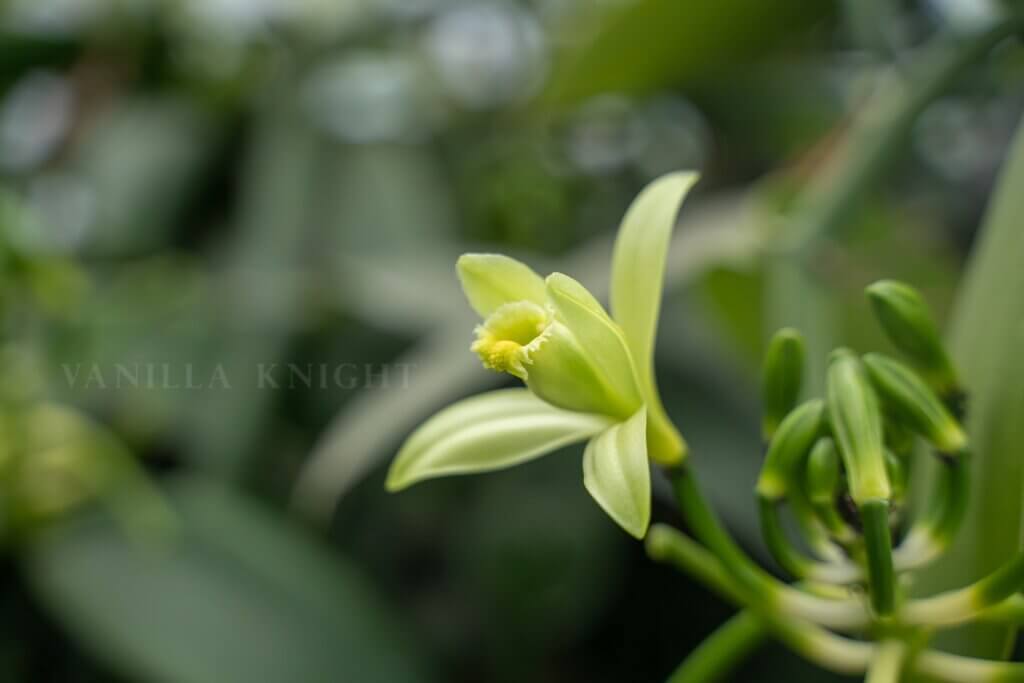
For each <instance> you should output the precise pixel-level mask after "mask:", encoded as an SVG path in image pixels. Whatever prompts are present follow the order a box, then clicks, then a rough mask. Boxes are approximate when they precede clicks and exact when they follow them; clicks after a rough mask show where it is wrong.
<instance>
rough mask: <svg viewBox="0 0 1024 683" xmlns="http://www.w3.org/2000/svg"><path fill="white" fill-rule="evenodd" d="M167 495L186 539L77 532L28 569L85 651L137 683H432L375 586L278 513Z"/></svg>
mask: <svg viewBox="0 0 1024 683" xmlns="http://www.w3.org/2000/svg"><path fill="white" fill-rule="evenodd" d="M170 495H171V498H172V500H173V502H174V504H175V507H176V508H177V510H178V512H179V513H180V515H181V518H182V522H183V530H182V532H181V535H180V536H176V537H174V538H170V539H166V540H167V544H166V545H164V544H161V543H156V542H155V541H156V539H154V543H152V544H146V545H134V544H131V543H129V542H128V541H127V540H126V539H125V538H124V537H123V536H122V535H121V534H120V533H118V531H117V529H116V528H115V527H114V526H113V525H111V524H110V522H109V521H108V520H105V519H102V518H92V519H86V520H81V521H78V522H75V523H71V524H69V525H67V526H65V527H63V528H60V529H58V530H55V531H54V532H52V533H51V534H49V535H47V536H45V537H43V538H42V539H41V540H40V541H39V542H38V543H37V544H35V545H34V546H33V547H31V548H30V549H29V551H28V552H27V553H26V555H25V558H24V570H25V574H26V576H27V577H28V579H29V581H30V582H31V584H32V585H33V587H34V588H35V590H36V591H37V592H38V594H39V596H40V598H41V599H42V600H43V601H44V602H45V604H46V605H47V606H48V608H49V609H50V610H51V611H52V612H53V614H54V615H55V616H56V617H57V618H58V620H59V621H60V622H61V623H62V624H63V625H64V627H65V628H66V629H68V630H69V631H70V632H71V633H72V634H73V635H74V636H75V637H76V638H77V639H79V641H80V642H81V643H83V644H84V645H85V646H86V647H87V648H88V649H89V650H91V651H92V652H93V653H95V654H96V655H97V656H99V657H101V658H103V659H104V660H106V661H107V662H108V663H109V664H110V665H111V666H112V667H114V668H115V669H117V670H118V671H120V672H122V673H124V674H125V675H127V676H130V677H131V679H132V680H145V681H166V682H167V683H210V682H211V681H217V682H218V683H233V682H237V683H249V682H250V681H261V682H262V683H275V682H280V683H293V682H294V681H359V682H360V683H363V682H365V683H372V682H375V681H379V682H381V683H385V682H386V683H405V682H410V683H411V682H419V681H424V680H427V679H426V678H425V677H424V675H423V674H422V672H421V670H420V668H419V665H418V663H417V662H416V660H415V658H414V656H413V655H412V654H411V653H410V650H409V649H408V647H407V643H406V642H405V640H404V639H403V636H402V634H401V632H400V629H398V628H397V627H396V624H395V623H394V622H393V621H392V619H391V618H390V617H389V616H388V615H387V614H386V612H385V608H384V606H383V604H382V603H381V602H380V600H379V599H378V598H377V597H376V596H375V595H374V593H373V590H372V587H371V586H370V585H369V584H368V583H367V582H366V581H365V580H364V578H363V577H362V576H360V575H359V573H358V572H356V571H355V570H354V569H353V568H352V567H351V566H349V565H348V564H346V563H345V562H344V561H343V560H342V558H340V557H334V556H332V555H331V554H330V553H328V552H327V551H326V550H325V549H324V548H321V547H319V546H318V545H317V543H316V542H314V541H313V540H312V539H310V538H307V537H305V536H303V534H302V532H300V531H297V530H296V529H295V528H293V527H292V526H291V525H290V524H289V523H287V522H284V521H282V520H280V518H279V517H277V516H276V515H275V514H274V513H273V512H272V511H270V510H268V509H265V508H263V507H261V506H260V505H258V504H256V503H254V502H252V501H250V500H247V499H246V498H245V497H243V496H242V495H240V494H238V493H233V492H231V491H230V490H228V489H226V488H224V487H222V486H220V485H216V484H213V483H209V482H206V481H203V480H199V479H186V480H181V481H177V482H175V483H174V485H173V486H171V487H170Z"/></svg>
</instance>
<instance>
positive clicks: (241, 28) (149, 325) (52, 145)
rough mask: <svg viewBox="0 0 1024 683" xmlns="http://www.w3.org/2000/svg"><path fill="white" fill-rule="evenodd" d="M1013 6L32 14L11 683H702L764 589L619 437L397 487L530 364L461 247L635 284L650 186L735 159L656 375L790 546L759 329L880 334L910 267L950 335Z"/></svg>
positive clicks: (719, 187)
mask: <svg viewBox="0 0 1024 683" xmlns="http://www.w3.org/2000/svg"><path fill="white" fill-rule="evenodd" d="M1007 11H1008V10H1007V9H1006V8H1005V7H1004V6H1002V5H1000V4H999V3H998V2H996V1H995V0H992V1H989V2H987V1H986V0H870V1H860V0H848V1H847V2H840V1H835V2H803V1H801V0H779V1H777V2H772V3H768V2H764V1H763V0H719V1H717V2H713V3H712V2H697V1H696V0H687V1H683V0H599V1H597V0H519V1H515V0H482V1H475V0H177V1H173V0H6V2H3V3H0V279H2V283H0V284H2V287H0V325H2V330H3V333H2V336H0V436H2V440H0V541H2V542H3V550H4V553H3V558H2V560H0V633H2V637H0V680H3V681H12V682H21V681H32V682H35V681H60V682H100V681H103V682H106V681H118V682H122V681H123V682H128V681H140V682H149V681H157V682H168V683H214V682H216V683H221V682H229V683H230V682H235V681H238V682H242V681H261V682H263V681H266V682H278V681H281V682H292V681H324V682H327V681H331V682H335V681H350V682H353V683H375V682H377V681H381V682H383V681H387V682H388V683H404V682H407V681H408V682H420V681H423V682H428V681H439V682H452V683H477V682H494V683H503V682H506V681H508V682H512V681H524V680H527V681H534V682H537V683H544V682H547V681H551V682H554V681H559V682H560V683H604V682H608V683H611V682H616V683H618V682H629V683H647V682H656V681H662V680H664V679H665V677H666V676H667V675H668V674H669V673H670V672H671V671H672V669H673V668H674V667H675V666H676V665H677V664H678V663H679V662H680V661H681V660H682V659H683V657H684V656H685V654H686V653H687V652H689V651H690V650H691V649H692V648H693V647H694V646H695V645H696V644H697V643H698V642H699V641H700V640H701V639H702V638H703V637H705V636H706V635H708V634H709V633H710V632H711V631H712V630H713V629H714V628H715V627H716V626H717V625H719V624H720V623H721V622H722V621H723V620H724V619H725V618H726V617H727V616H728V615H729V614H730V612H731V608H730V607H729V606H727V605H726V604H724V603H722V602H721V601H719V600H718V599H717V598H715V597H713V596H712V595H711V594H709V593H708V592H707V591H705V590H704V589H702V588H701V587H700V586H698V585H695V584H693V583H691V582H690V581H689V580H688V579H687V578H686V577H684V576H681V575H678V574H675V573H674V572H672V571H671V570H670V569H667V568H664V567H661V566H656V565H654V564H652V563H651V562H649V561H648V560H647V559H646V558H645V556H644V553H643V549H642V547H641V545H640V544H638V543H636V542H633V541H631V539H629V538H628V537H627V536H626V535H625V534H623V533H622V532H621V531H619V529H618V528H617V527H616V526H615V525H614V524H613V523H612V522H611V521H610V520H608V519H607V518H606V517H605V516H604V515H602V514H601V512H600V510H599V509H598V508H597V506H595V505H594V504H593V503H592V501H591V500H590V499H589V497H588V496H587V495H586V493H585V492H584V490H583V487H582V486H581V482H580V476H579V468H580V459H579V449H567V450H566V451H565V452H563V453H560V454H558V455H556V456H554V457H549V458H545V459H542V460H540V461H537V462H535V463H533V464H530V465H528V466H525V467H520V468H516V469H514V470H511V471H508V472H503V473H497V474H491V475H485V476H478V477H471V478H455V479H446V480H438V481H432V482H428V483H424V484H421V485H418V486H416V487H414V488H412V489H410V490H409V491H406V492H403V493H401V494H398V495H389V494H386V493H385V491H384V489H383V480H384V472H385V469H386V466H387V464H388V462H389V460H390V458H391V456H392V455H393V454H394V452H395V450H396V448H397V446H398V445H399V444H400V443H401V441H402V439H403V438H404V437H405V436H407V435H408V433H409V432H410V431H411V430H412V429H413V428H414V427H415V426H416V425H417V424H418V423H419V422H420V421H421V420H423V419H424V418H426V417H428V416H429V415H430V414H432V413H433V412H434V411H436V410H438V409H439V408H441V407H443V406H444V405H446V404H448V403H450V402H451V401H453V400H455V399H458V398H461V397H464V396H468V395H470V394H473V393H476V392H479V391H481V390H483V389H487V388H492V387H495V386H498V385H500V384H502V383H503V382H504V380H503V378H502V377H500V376H498V375H494V374H490V373H487V372H486V371H484V370H483V369H481V368H480V367H479V364H478V362H477V361H476V359H475V358H474V357H473V356H472V354H470V353H469V351H468V346H469V343H470V341H471V336H472V326H473V324H474V317H473V315H472V313H471V311H470V310H469V308H468V306H467V305H466V304H465V302H464V300H463V299H462V296H461V294H460V292H459V290H458V287H457V283H456V279H455V276H454V270H453V266H454V260H455V258H456V257H457V255H458V254H459V253H461V252H463V251H468V250H488V251H502V252H506V253H510V254H514V255H516V256H518V257H520V258H523V259H526V260H528V261H529V262H530V263H531V264H532V265H534V266H535V267H536V269H537V270H538V271H540V272H548V271H550V270H554V269H556V268H557V269H558V270H563V271H565V272H568V273H571V274H573V275H574V276H576V277H578V278H579V279H580V280H582V281H583V282H584V283H586V284H588V285H589V286H591V287H592V288H593V289H594V291H596V292H603V291H605V289H606V286H607V281H606V279H607V268H608V258H609V255H610V246H611V240H612V238H613V236H614V231H615V229H616V227H617V224H618V221H619V220H620V218H621V216H622V214H623V212H624V210H625V208H626V206H627V205H628V203H629V201H630V200H631V199H632V197H633V196H634V195H635V194H636V192H637V191H638V190H639V189H640V188H641V187H643V185H644V184H646V183H647V182H649V181H650V180H652V179H653V178H655V177H657V176H658V175H660V174H662V173H664V172H667V171H671V170H676V169H698V170H700V171H701V172H702V174H703V179H702V181H701V183H700V184H699V186H698V187H697V189H696V190H695V191H694V193H693V194H692V195H691V197H690V199H688V200H687V203H686V205H685V206H684V208H683V211H682V214H681V217H680V227H679V229H678V232H677V240H676V244H675V249H674V251H673V253H672V255H671V259H670V268H669V271H670V272H669V276H668V280H669V282H668V296H667V299H666V302H665V307H664V311H663V322H662V329H661V335H660V340H659V357H658V364H659V374H660V383H661V385H662V388H663V393H664V394H665V396H666V400H667V403H668V408H669V412H670V414H671V415H672V416H673V417H674V418H675V419H676V420H677V422H678V424H679V425H680V427H681V428H682V431H683V432H684V434H685V435H686V437H687V439H688V440H689V441H690V442H691V445H692V446H693V450H694V453H695V461H696V463H697V467H698V470H699V471H700V472H701V474H702V476H703V480H704V483H705V484H706V485H707V487H708V488H709V489H710V491H711V493H712V497H713V499H714V500H715V502H716V504H717V505H718V508H719V510H720V511H721V512H722V514H723V516H724V517H725V518H726V520H727V522H728V523H729V525H730V526H731V527H732V528H733V529H734V530H735V531H736V533H737V534H738V535H739V537H740V538H741V540H743V541H744V543H745V544H747V545H748V547H750V548H751V549H752V551H753V552H755V553H757V552H760V550H759V546H758V540H757V532H756V519H755V514H754V508H753V498H752V496H751V495H750V491H751V488H752V485H753V482H754V479H755V476H756V471H757V468H758V466H759V460H760V453H761V444H760V437H759V432H758V424H759V423H758V420H759V415H758V401H757V388H756V386H757V374H758V362H759V357H760V353H761V350H762V348H763V344H764V342H765V340H766V339H767V338H768V336H769V335H770V333H771V332H772V331H773V330H774V329H775V328H777V327H778V326H780V325H782V324H798V325H799V326H800V327H801V328H802V329H803V330H804V332H805V333H806V334H807V335H808V338H809V339H810V340H811V350H812V363H814V364H816V367H817V368H819V369H820V367H821V365H822V364H823V362H824V354H825V351H826V350H827V349H828V348H830V347H831V346H832V345H834V344H835V343H838V342H842V343H845V344H849V345H851V346H854V347H855V348H858V349H861V350H867V349H870V348H874V347H883V342H882V341H881V338H880V335H879V334H878V332H877V331H876V328H875V327H874V326H873V325H871V324H870V323H869V315H868V310H867V307H866V303H865V302H864V301H862V299H861V294H860V292H861V289H862V287H863V286H864V285H865V284H867V283H869V282H870V281H872V280H874V279H877V278H880V277H883V276H884V277H894V278H900V279H904V280H906V281H908V282H910V283H912V284H914V285H915V286H917V287H919V288H920V289H921V290H922V291H924V293H925V294H926V295H927V296H928V298H929V299H930V300H931V302H932V303H933V304H934V305H935V306H936V309H937V310H938V311H939V312H940V313H941V314H942V315H943V316H945V315H946V314H947V311H948V309H949V304H950V301H951V296H952V293H953V291H954V288H955V286H956V284H957V282H958V280H959V277H960V272H961V269H962V264H963V262H964V260H965V258H966V256H967V253H968V249H969V247H970V245H971V243H972V239H973V237H974V234H975V231H976V230H977V227H978V225H979V223H980V221H981V219H982V216H983V213H984V209H985V206H986V202H987V199H988V197H989V194H990V192H991V190H992V187H993V182H994V179H995V177H996V173H997V172H998V170H999V168H1000V165H1001V163H1002V161H1003V159H1004V156H1005V153H1006V150H1007V146H1008V144H1009V140H1010V138H1011V135H1012V133H1013V130H1014V128H1015V126H1016V124H1017V122H1018V120H1019V118H1020V115H1021V112H1022V108H1024V87H1022V85H1024V50H1022V48H1021V44H1020V42H1019V39H1017V38H1015V37H1014V35H1013V30H1005V29H1002V28H999V27H1001V26H1004V25H1005V22H1006V21H1007V20H1006V16H1007ZM994 27H995V28H994ZM794 240H795V241H796V243H798V244H799V245H800V247H799V248H798V249H797V250H796V252H795V253H797V254H798V256H793V252H792V251H787V250H786V249H784V248H782V247H780V245H786V244H788V243H789V242H791V241H794ZM655 517H656V519H657V520H660V521H667V522H673V523H675V522H678V519H677V517H676V514H675V512H674V511H673V508H672V506H671V504H669V502H668V501H666V500H665V499H664V498H659V499H657V500H656V505H655ZM768 671H770V672H772V677H771V680H801V681H804V680H806V681H819V680H833V679H831V678H830V677H828V676H826V675H824V674H822V673H820V672H818V671H816V670H815V669H813V668H812V667H811V666H809V665H806V664H803V663H801V662H800V661H799V660H797V659H796V658H795V657H793V656H791V655H788V654H787V653H785V652H784V651H783V650H782V649H781V648H778V647H777V646H774V645H768V646H766V647H765V648H763V649H762V650H761V651H760V652H759V653H758V654H757V655H756V656H755V657H754V658H753V659H752V660H751V661H750V662H749V663H748V664H747V665H746V666H745V667H744V668H743V669H742V670H741V672H740V673H739V674H738V676H737V680H769V678H768V677H767V675H766V673H765V672H768Z"/></svg>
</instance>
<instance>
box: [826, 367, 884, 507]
mask: <svg viewBox="0 0 1024 683" xmlns="http://www.w3.org/2000/svg"><path fill="white" fill-rule="evenodd" d="M827 395H828V411H829V418H830V421H831V424H832V431H833V433H834V435H835V438H836V443H837V445H838V446H839V453H840V455H841V456H842V459H843V463H844V464H845V465H846V476H847V479H848V480H849V483H850V495H851V496H852V498H853V500H854V502H855V503H857V505H858V506H861V505H863V504H864V503H866V502H868V501H871V500H888V499H889V496H890V495H891V488H890V485H889V477H888V475H887V474H886V471H885V444H884V443H883V439H882V414H881V411H880V409H879V406H878V398H877V396H876V395H875V391H874V389H873V388H872V387H871V383H870V382H869V381H868V378H867V375H866V373H865V372H864V368H863V366H862V365H861V362H860V360H859V359H858V358H857V357H856V356H855V355H854V354H853V353H852V352H851V351H850V350H848V349H840V350H837V351H834V352H833V353H832V358H831V360H830V362H829V367H828V377H827Z"/></svg>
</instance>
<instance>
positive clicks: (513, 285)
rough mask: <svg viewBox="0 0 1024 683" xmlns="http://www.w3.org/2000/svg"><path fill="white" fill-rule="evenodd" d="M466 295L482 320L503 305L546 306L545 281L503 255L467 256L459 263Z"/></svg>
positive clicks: (460, 259) (521, 264) (460, 277)
mask: <svg viewBox="0 0 1024 683" xmlns="http://www.w3.org/2000/svg"><path fill="white" fill-rule="evenodd" d="M457 268H458V272H459V280H460V281H461V282H462V291H463V292H465V293H466V298H467V299H469V305H470V306H472V307H473V310H475V311H476V312H477V313H479V314H480V317H481V318H486V317H487V316H489V315H490V314H491V313H493V312H494V311H495V310H496V309H497V308H498V307H500V306H502V305H503V304H507V303H511V302H513V301H532V302H533V303H535V304H540V305H542V306H543V305H544V302H545V301H546V298H545V292H544V280H543V279H541V277H540V275H537V273H535V272H533V270H532V269H531V268H530V267H529V266H527V265H526V264H525V263H521V262H519V261H516V260H515V259H513V258H509V257H508V256H502V255H501V254H464V255H463V256H462V257H461V258H459V262H458V266H457Z"/></svg>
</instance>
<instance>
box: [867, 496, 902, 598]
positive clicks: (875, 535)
mask: <svg viewBox="0 0 1024 683" xmlns="http://www.w3.org/2000/svg"><path fill="white" fill-rule="evenodd" d="M860 518H861V521H862V523H863V525H864V550H865V553H866V556H867V565H868V588H869V589H870V592H871V605H872V606H873V607H874V608H875V612H877V613H878V614H879V616H883V617H885V616H889V615H891V614H892V613H893V610H894V609H895V608H896V572H895V571H894V570H893V565H892V537H891V536H890V532H889V502H888V501H886V500H869V501H868V502H866V503H864V504H863V505H861V506H860Z"/></svg>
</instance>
